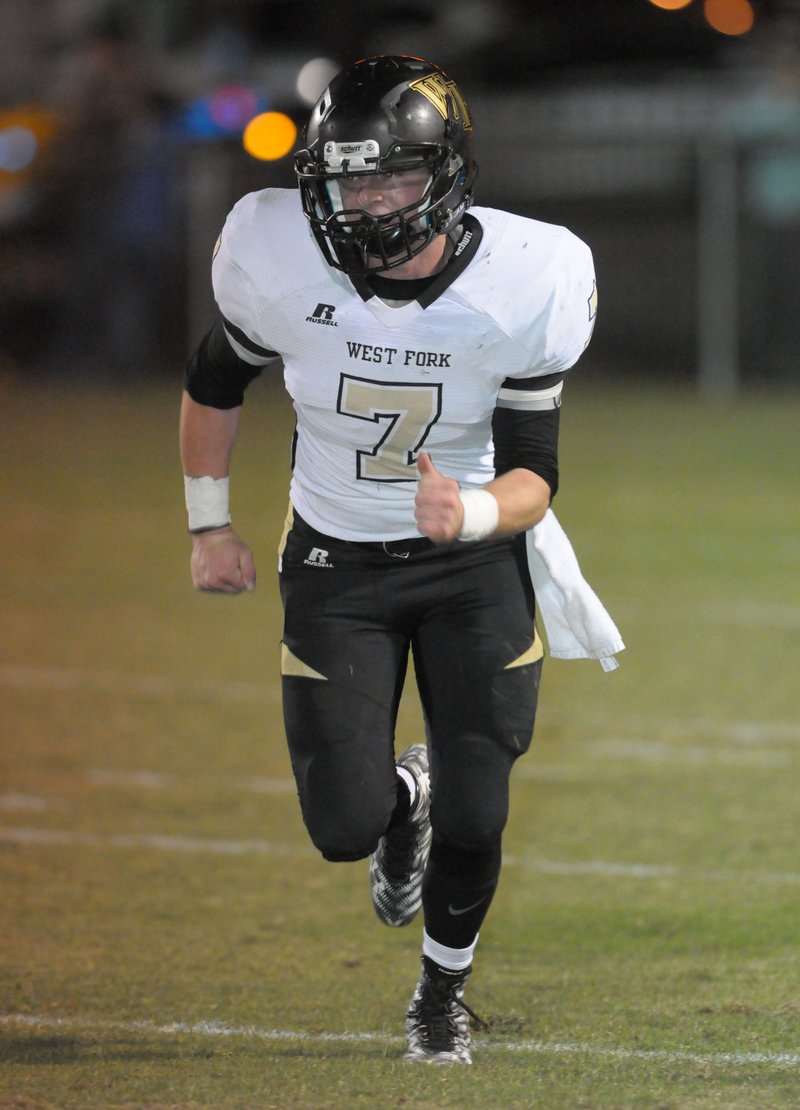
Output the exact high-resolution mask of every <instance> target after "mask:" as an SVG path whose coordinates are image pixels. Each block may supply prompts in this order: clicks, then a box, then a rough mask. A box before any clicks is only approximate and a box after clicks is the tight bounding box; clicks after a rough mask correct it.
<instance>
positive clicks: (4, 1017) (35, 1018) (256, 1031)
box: [0, 1014, 800, 1068]
mask: <svg viewBox="0 0 800 1110" xmlns="http://www.w3.org/2000/svg"><path fill="white" fill-rule="evenodd" d="M0 1025H3V1026H17V1027H21V1028H28V1029H32V1030H34V1031H36V1030H47V1031H58V1032H63V1033H66V1034H75V1033H81V1032H84V1033H92V1034H96V1035H97V1034H102V1033H127V1034H134V1035H139V1036H149V1037H169V1036H176V1035H183V1036H195V1037H246V1038H251V1039H256V1040H261V1041H303V1042H306V1043H311V1044H330V1043H331V1042H333V1043H336V1044H359V1043H362V1044H363V1043H377V1044H386V1045H400V1044H402V1043H403V1040H402V1038H401V1037H397V1036H392V1035H391V1034H388V1033H369V1032H365V1033H352V1032H341V1033H321V1032H313V1033H310V1032H306V1031H303V1030H291V1029H262V1028H259V1027H258V1026H254V1025H226V1024H225V1023H224V1022H219V1021H198V1022H188V1021H171V1022H166V1023H163V1024H159V1023H158V1022H155V1021H104V1020H103V1019H101V1018H91V1017H80V1016H75V1017H68V1018H59V1017H50V1016H49V1015H37V1014H0ZM474 1044H475V1047H476V1048H477V1049H479V1050H480V1049H485V1050H488V1051H494V1052H521V1053H530V1054H539V1055H562V1056H563V1055H574V1056H577V1055H581V1056H598V1057H605V1058H611V1059H615V1060H663V1061H664V1062H665V1063H678V1062H683V1063H693V1064H702V1065H710V1066H715V1065H716V1066H723V1067H724V1066H726V1065H728V1066H742V1065H743V1066H753V1065H759V1064H761V1065H766V1066H771V1065H776V1064H778V1065H783V1066H788V1067H792V1068H796V1067H798V1065H800V1054H798V1053H796V1052H688V1051H683V1050H669V1049H646V1048H619V1047H617V1048H612V1047H605V1046H603V1045H596V1044H571V1043H568V1042H567V1043H559V1042H550V1041H508V1040H486V1039H483V1038H479V1039H476V1040H475V1042H474Z"/></svg>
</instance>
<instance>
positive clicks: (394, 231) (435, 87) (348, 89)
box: [294, 55, 478, 276]
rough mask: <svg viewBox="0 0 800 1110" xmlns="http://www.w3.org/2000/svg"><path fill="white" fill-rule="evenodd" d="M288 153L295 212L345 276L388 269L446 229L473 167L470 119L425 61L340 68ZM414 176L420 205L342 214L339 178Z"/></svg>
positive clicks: (393, 59)
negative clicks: (423, 177) (297, 198)
mask: <svg viewBox="0 0 800 1110" xmlns="http://www.w3.org/2000/svg"><path fill="white" fill-rule="evenodd" d="M303 144H304V145H303V149H302V150H298V151H297V152H296V154H295V160H294V166H295V172H296V174H297V178H298V181H299V183H300V195H301V197H302V202H303V210H304V212H305V214H306V216H307V218H308V220H309V222H310V224H311V229H312V231H313V232H314V236H315V237H316V240H317V242H318V243H319V245H320V248H321V250H322V252H323V254H324V255H325V258H326V260H327V262H328V263H329V264H330V265H331V266H333V267H335V268H336V269H337V270H343V271H344V272H345V273H346V274H351V275H354V276H355V275H364V274H370V273H380V272H382V271H386V270H391V269H392V268H393V267H394V266H399V265H401V264H402V263H404V262H407V261H408V260H409V259H410V258H413V257H414V256H415V255H416V254H419V252H420V251H421V250H423V249H424V248H425V247H426V246H427V245H428V244H429V243H430V242H431V241H432V239H433V238H434V236H436V235H441V234H443V233H446V232H448V231H449V230H450V229H451V228H453V227H455V226H456V225H457V224H458V223H459V221H460V219H461V217H462V215H463V213H464V211H465V210H466V209H467V208H468V207H469V205H470V204H471V203H472V189H473V185H474V183H475V178H476V176H477V172H478V167H477V166H476V164H475V162H474V161H473V157H472V119H471V118H470V114H469V109H468V108H467V104H466V101H465V100H464V97H463V96H462V94H461V92H460V91H459V89H458V87H457V86H456V84H455V83H454V82H453V81H451V80H450V78H449V77H448V76H447V74H446V73H445V72H444V71H443V70H442V69H440V68H439V66H437V65H434V64H433V63H432V62H426V61H423V60H422V59H421V58H411V57H405V56H389V55H385V56H380V57H375V58H366V59H364V60H362V61H359V62H355V63H354V64H353V65H351V66H349V67H348V68H347V69H345V70H343V71H342V72H341V73H339V74H338V75H337V76H336V77H334V79H333V81H331V83H330V85H329V86H328V88H327V89H326V90H325V92H324V93H323V94H322V96H321V97H320V98H319V100H318V101H317V103H316V106H315V107H314V110H313V111H312V113H311V118H310V119H309V121H308V124H307V125H306V128H305V131H304V133H303ZM420 168H424V169H425V170H427V173H428V182H427V186H426V188H425V192H424V195H423V197H422V199H421V200H420V201H417V202H415V203H414V204H412V205H409V206H408V207H406V208H402V209H399V210H397V211H395V212H389V213H387V214H385V215H380V216H372V215H370V214H369V213H367V212H365V211H364V210H363V209H352V208H351V209H345V208H344V205H343V202H342V197H341V192H340V189H339V184H338V183H339V181H340V180H341V178H342V177H343V176H348V177H351V176H358V175H362V174H378V173H379V174H386V173H396V172H401V171H404V170H412V169H420Z"/></svg>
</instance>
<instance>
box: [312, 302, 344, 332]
mask: <svg viewBox="0 0 800 1110" xmlns="http://www.w3.org/2000/svg"><path fill="white" fill-rule="evenodd" d="M335 311H336V305H334V304H318V305H317V307H316V308H315V309H314V311H313V312H312V313H311V315H310V316H306V323H307V324H327V325H328V327H331V328H338V327H339V325H338V323H337V322H336V320H334V318H333V314H334V312H335Z"/></svg>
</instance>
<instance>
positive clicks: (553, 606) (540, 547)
mask: <svg viewBox="0 0 800 1110" xmlns="http://www.w3.org/2000/svg"><path fill="white" fill-rule="evenodd" d="M526 540H527V549H528V567H529V569H530V576H531V582H533V589H534V592H535V593H536V603H537V605H538V607H539V613H540V614H541V618H542V622H543V624H544V630H545V633H546V634H547V643H548V647H549V649H550V654H551V655H552V656H553V658H554V659H599V661H600V663H601V664H602V667H603V670H604V671H613V670H615V669H616V668H617V667H618V666H619V661H618V660H617V659H616V658H615V655H616V653H617V652H618V651H623V650H624V649H625V645H624V643H623V642H622V638H621V636H620V634H619V630H618V629H617V626H616V625H615V624H614V622H613V621H612V619H611V617H610V616H609V615H608V613H607V612H606V610H605V608H604V607H603V605H602V603H601V601H600V599H599V598H598V596H597V594H596V593H595V592H594V590H593V589H592V587H591V586H590V585H589V583H588V582H587V581H586V580H585V579H584V577H583V575H582V574H581V568H580V566H579V565H578V560H577V558H576V556H575V552H574V550H573V548H572V544H571V543H570V542H569V540H568V539H567V535H566V533H565V531H564V529H563V528H562V527H561V525H560V524H559V522H558V520H557V519H556V516H555V513H554V512H553V510H552V509H548V510H547V512H546V513H545V515H544V517H543V518H542V519H541V520H540V521H539V523H538V524H536V525H535V526H534V527H533V528H531V529H529V531H528V533H527V536H526Z"/></svg>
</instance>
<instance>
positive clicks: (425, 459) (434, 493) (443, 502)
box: [414, 451, 464, 543]
mask: <svg viewBox="0 0 800 1110" xmlns="http://www.w3.org/2000/svg"><path fill="white" fill-rule="evenodd" d="M417 469H418V471H419V484H418V485H417V496H416V498H415V500H414V515H415V517H416V520H417V528H418V529H419V531H420V532H421V533H422V535H423V536H427V537H428V538H429V539H431V540H433V542H434V543H451V542H452V541H453V540H455V539H458V533H459V531H460V529H461V525H462V523H463V521H464V507H463V505H462V504H461V498H460V497H459V486H458V482H457V481H456V480H455V478H448V477H446V476H445V475H444V474H440V473H439V471H438V470H437V469H436V467H435V466H434V465H433V462H432V461H431V457H430V455H429V454H428V452H427V451H421V452H420V455H419V459H418V460H417Z"/></svg>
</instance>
